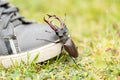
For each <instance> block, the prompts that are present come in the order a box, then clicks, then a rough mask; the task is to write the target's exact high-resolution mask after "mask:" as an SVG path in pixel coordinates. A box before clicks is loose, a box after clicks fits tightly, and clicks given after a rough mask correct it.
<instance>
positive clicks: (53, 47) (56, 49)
mask: <svg viewBox="0 0 120 80" xmlns="http://www.w3.org/2000/svg"><path fill="white" fill-rule="evenodd" d="M61 47H62V44H61V43H51V44H48V45H46V46H43V47H41V48H38V49H35V50H31V51H29V52H24V53H19V54H14V55H8V56H0V63H1V64H2V65H3V66H4V67H6V68H8V67H10V66H11V65H12V64H13V63H16V62H17V63H18V64H19V63H20V62H21V60H22V61H24V62H25V63H27V61H28V60H27V59H28V54H29V62H30V61H32V60H33V59H34V58H35V56H36V55H37V54H39V57H38V59H37V61H36V63H38V62H43V61H46V60H48V59H50V58H53V57H55V56H57V55H59V54H60V53H61Z"/></svg>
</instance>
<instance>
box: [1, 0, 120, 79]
mask: <svg viewBox="0 0 120 80" xmlns="http://www.w3.org/2000/svg"><path fill="white" fill-rule="evenodd" d="M10 2H11V3H12V4H14V5H15V6H18V7H19V8H20V13H21V14H22V15H24V16H26V18H28V19H31V20H35V21H37V22H40V23H45V22H44V21H43V17H44V16H45V15H46V14H56V15H59V16H60V17H61V18H63V19H65V23H66V25H67V27H68V28H69V31H70V34H71V36H72V38H73V40H74V41H75V44H76V45H77V46H78V50H79V57H78V58H76V59H75V62H76V64H77V65H78V66H76V64H75V63H74V62H73V61H72V59H71V58H70V57H69V56H68V55H67V54H66V52H63V54H62V55H60V56H57V57H55V58H54V59H51V60H49V61H46V62H44V63H41V64H35V63H34V62H35V60H36V59H37V57H36V58H35V59H34V60H33V62H32V63H28V64H24V62H21V65H20V66H19V67H18V66H17V65H16V64H15V65H13V66H11V67H10V68H7V69H6V68H4V67H2V66H1V67H0V79H2V80H24V79H25V80H120V12H119V11H120V5H119V3H120V1H119V0H24V1H23V0H10ZM65 14H66V17H65ZM48 54H49V53H48Z"/></svg>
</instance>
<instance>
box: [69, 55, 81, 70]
mask: <svg viewBox="0 0 120 80" xmlns="http://www.w3.org/2000/svg"><path fill="white" fill-rule="evenodd" d="M69 56H70V55H69ZM70 58H71V59H72V60H73V62H74V63H75V65H76V67H77V68H79V66H78V64H77V63H76V61H75V58H74V57H72V56H70Z"/></svg>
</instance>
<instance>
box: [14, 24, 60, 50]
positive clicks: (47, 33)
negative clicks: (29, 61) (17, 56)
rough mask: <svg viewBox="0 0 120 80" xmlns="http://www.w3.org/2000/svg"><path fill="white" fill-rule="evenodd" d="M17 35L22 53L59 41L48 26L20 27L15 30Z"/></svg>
mask: <svg viewBox="0 0 120 80" xmlns="http://www.w3.org/2000/svg"><path fill="white" fill-rule="evenodd" d="M15 34H16V36H17V41H18V45H19V48H20V50H21V51H26V50H31V49H34V48H38V47H42V46H44V45H47V44H49V43H51V42H55V41H56V40H57V39H58V37H57V35H56V34H55V32H54V31H53V30H52V29H51V28H50V27H49V26H48V25H46V24H37V23H34V24H30V25H20V26H19V27H16V28H15Z"/></svg>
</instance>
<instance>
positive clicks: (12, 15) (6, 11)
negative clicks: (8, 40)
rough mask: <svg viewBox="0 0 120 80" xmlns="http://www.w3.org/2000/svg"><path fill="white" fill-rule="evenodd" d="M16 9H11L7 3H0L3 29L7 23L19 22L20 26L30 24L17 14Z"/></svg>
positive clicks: (0, 17) (17, 10)
mask: <svg viewBox="0 0 120 80" xmlns="http://www.w3.org/2000/svg"><path fill="white" fill-rule="evenodd" d="M18 12H19V9H18V8H17V7H13V6H12V5H10V3H9V2H3V1H0V20H1V19H2V20H3V21H4V28H6V27H7V25H8V24H9V22H14V21H15V20H19V21H20V22H21V23H22V24H29V23H31V22H29V21H26V20H24V17H23V16H21V15H20V14H19V13H18Z"/></svg>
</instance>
